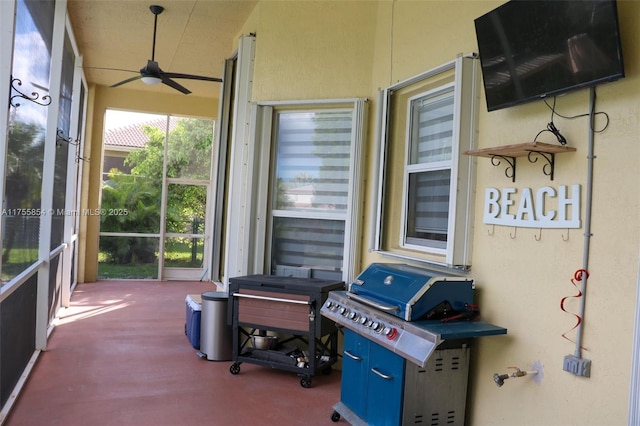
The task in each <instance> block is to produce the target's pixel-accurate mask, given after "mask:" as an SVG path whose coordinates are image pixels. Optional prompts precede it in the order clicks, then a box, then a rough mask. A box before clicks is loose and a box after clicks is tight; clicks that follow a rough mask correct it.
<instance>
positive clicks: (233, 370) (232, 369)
mask: <svg viewBox="0 0 640 426" xmlns="http://www.w3.org/2000/svg"><path fill="white" fill-rule="evenodd" d="M229 371H230V372H231V374H238V373H239V372H240V364H237V363H236V364H232V365H231V367H229Z"/></svg>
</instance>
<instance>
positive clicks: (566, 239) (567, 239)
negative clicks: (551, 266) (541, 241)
mask: <svg viewBox="0 0 640 426" xmlns="http://www.w3.org/2000/svg"><path fill="white" fill-rule="evenodd" d="M562 241H569V228H567V238H565V237H564V234H562Z"/></svg>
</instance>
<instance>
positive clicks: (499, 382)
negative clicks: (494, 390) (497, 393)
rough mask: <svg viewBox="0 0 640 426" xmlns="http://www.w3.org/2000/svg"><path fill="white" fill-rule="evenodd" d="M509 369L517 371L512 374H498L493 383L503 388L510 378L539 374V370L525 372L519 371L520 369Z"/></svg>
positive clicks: (495, 375) (494, 376)
mask: <svg viewBox="0 0 640 426" xmlns="http://www.w3.org/2000/svg"><path fill="white" fill-rule="evenodd" d="M508 368H513V369H515V371H514V372H513V373H511V374H498V373H495V374H494V375H493V381H494V382H496V385H498V387H501V386H502V385H504V381H505V380H507V379H508V378H509V377H514V378H515V377H524V376H527V375H531V376H533V375H536V374H538V371H537V370H531V371H524V370H521V369H519V368H518V367H508Z"/></svg>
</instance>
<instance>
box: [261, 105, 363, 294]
mask: <svg viewBox="0 0 640 426" xmlns="http://www.w3.org/2000/svg"><path fill="white" fill-rule="evenodd" d="M366 104H367V101H366V99H361V98H354V99H327V100H308V101H273V102H260V103H259V104H257V105H256V112H255V114H256V117H257V119H256V129H255V131H256V137H257V138H258V139H259V140H260V143H259V145H260V146H261V155H260V156H261V158H263V159H264V158H271V157H272V155H271V150H272V149H273V147H274V144H273V142H274V141H273V131H272V130H273V119H274V117H275V115H276V114H277V113H279V112H289V111H296V112H301V111H318V110H323V111H336V110H345V108H348V109H350V110H352V111H353V122H352V132H351V152H350V159H351V161H350V170H349V195H348V201H347V203H348V206H347V209H346V211H345V212H344V213H341V214H339V215H336V214H335V213H334V214H328V213H324V214H320V215H315V214H314V217H317V218H321V219H328V220H335V219H338V220H344V223H345V240H344V248H343V268H342V280H344V281H348V280H351V279H353V278H354V277H355V274H356V272H357V271H356V266H357V261H358V258H359V253H360V244H359V241H360V240H359V238H358V234H359V230H360V229H361V226H362V224H361V217H360V216H361V215H359V214H358V211H359V207H361V204H362V196H361V193H362V191H361V188H362V186H363V183H362V177H361V175H362V173H361V169H362V145H363V140H364V132H365V128H366V125H365V123H366ZM268 164H269V167H260V170H259V172H258V173H259V178H258V179H257V182H259V184H258V185H256V187H254V191H255V195H254V196H255V198H256V204H257V206H258V214H257V217H256V220H257V223H260V224H261V225H260V226H258V227H257V228H256V233H255V234H254V235H255V247H256V251H255V253H254V256H255V257H254V264H255V265H256V273H260V272H263V271H269V269H270V264H271V237H272V232H271V229H270V227H269V226H268V225H267V224H269V223H271V221H272V219H273V215H272V211H271V206H270V205H269V199H268V196H267V195H266V194H269V190H270V188H271V186H270V185H271V171H272V170H271V169H272V167H273V164H274V163H273V162H269V163H268ZM277 216H278V217H301V216H299V214H298V213H297V212H294V211H278V214H277ZM302 217H306V216H304V215H303V216H302ZM258 264H261V265H262V267H263V270H262V271H258V270H257V269H258V268H257V265H258Z"/></svg>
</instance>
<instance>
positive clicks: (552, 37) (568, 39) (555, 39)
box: [475, 0, 624, 111]
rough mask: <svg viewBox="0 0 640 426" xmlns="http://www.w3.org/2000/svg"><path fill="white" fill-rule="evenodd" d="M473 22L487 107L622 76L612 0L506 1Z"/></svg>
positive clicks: (561, 91)
mask: <svg viewBox="0 0 640 426" xmlns="http://www.w3.org/2000/svg"><path fill="white" fill-rule="evenodd" d="M475 27H476V37H477V40H478V49H479V54H480V63H481V67H482V77H483V80H484V88H485V95H486V99H487V109H488V110H489V111H493V110H497V109H501V108H506V107H510V106H513V105H517V104H521V103H524V102H529V101H532V100H535V99H540V98H544V97H547V96H554V95H558V94H561V93H565V92H568V91H570V90H574V89H579V88H582V87H588V86H593V85H596V84H599V83H604V82H607V81H612V80H617V79H619V78H622V77H624V66H623V61H622V48H621V45H620V31H619V28H618V13H617V7H616V2H615V0H571V1H561V0H558V1H556V0H535V1H530V0H529V1H527V0H511V1H509V2H508V3H505V4H503V5H502V6H500V7H498V8H496V9H494V10H492V11H491V12H489V13H487V14H485V15H483V16H481V17H479V18H477V19H476V20H475Z"/></svg>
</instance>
